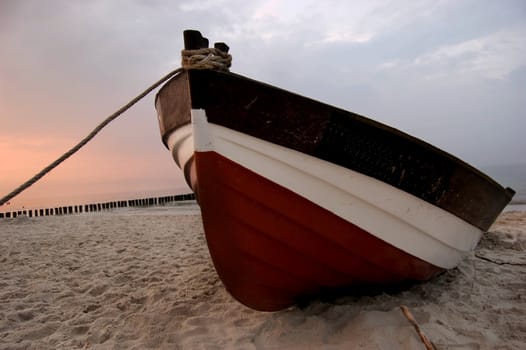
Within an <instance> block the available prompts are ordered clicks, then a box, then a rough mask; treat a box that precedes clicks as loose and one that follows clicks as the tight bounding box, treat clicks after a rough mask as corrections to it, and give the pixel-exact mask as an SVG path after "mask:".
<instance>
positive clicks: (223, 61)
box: [181, 47, 232, 71]
mask: <svg viewBox="0 0 526 350" xmlns="http://www.w3.org/2000/svg"><path fill="white" fill-rule="evenodd" d="M181 57H182V60H181V66H182V67H183V68H184V69H212V70H221V71H228V70H229V68H230V66H231V65H232V55H230V54H228V53H226V52H223V51H221V50H219V49H216V48H213V47H212V48H203V49H197V50H182V51H181Z"/></svg>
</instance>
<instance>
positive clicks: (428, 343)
mask: <svg viewBox="0 0 526 350" xmlns="http://www.w3.org/2000/svg"><path fill="white" fill-rule="evenodd" d="M400 309H402V312H403V313H404V315H405V317H406V318H407V319H408V320H409V322H410V323H411V324H412V325H413V327H415V330H416V332H417V333H418V335H419V336H420V339H421V340H422V343H424V345H425V346H426V349H427V350H436V348H435V346H434V345H433V343H432V342H431V340H429V338H428V337H426V335H425V334H424V333H423V332H422V331H421V330H420V327H419V326H418V323H416V320H415V318H414V317H413V314H412V313H411V311H409V308H408V307H407V306H405V305H400Z"/></svg>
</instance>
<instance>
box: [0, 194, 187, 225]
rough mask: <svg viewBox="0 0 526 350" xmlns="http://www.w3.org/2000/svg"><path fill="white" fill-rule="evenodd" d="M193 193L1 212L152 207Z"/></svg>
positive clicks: (12, 215) (48, 213) (6, 215)
mask: <svg viewBox="0 0 526 350" xmlns="http://www.w3.org/2000/svg"><path fill="white" fill-rule="evenodd" d="M194 199H195V195H194V194H193V193H188V194H180V195H174V196H162V197H149V198H139V199H128V200H121V201H111V202H103V203H92V204H81V205H68V206H62V207H55V208H41V209H29V210H27V209H22V210H16V211H6V212H0V219H12V218H16V217H18V216H27V217H39V216H55V215H73V214H82V213H92V212H99V211H103V210H104V211H106V210H113V209H118V208H127V207H150V206H161V205H166V204H169V203H172V202H179V201H187V200H194Z"/></svg>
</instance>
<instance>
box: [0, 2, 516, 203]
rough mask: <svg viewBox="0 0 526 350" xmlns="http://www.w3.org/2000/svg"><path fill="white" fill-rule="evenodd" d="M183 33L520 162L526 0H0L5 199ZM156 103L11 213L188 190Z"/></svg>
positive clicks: (339, 99) (169, 53) (343, 103)
mask: <svg viewBox="0 0 526 350" xmlns="http://www.w3.org/2000/svg"><path fill="white" fill-rule="evenodd" d="M185 29H196V30H200V31H201V32H202V33H203V35H205V36H206V37H208V38H209V39H210V41H211V42H215V41H224V42H226V43H227V44H228V45H229V46H230V48H231V49H230V53H231V54H232V56H233V64H232V68H231V70H232V71H233V72H235V73H238V74H242V75H245V76H248V77H250V78H253V79H257V80H261V81H263V82H266V83H269V84H272V85H276V86H279V87H281V88H285V89H287V90H291V91H293V92H296V93H299V94H301V95H304V96H307V97H310V98H313V99H315V100H319V101H322V102H325V103H329V104H332V105H335V106H337V107H341V108H344V109H347V110H350V111H353V112H355V113H359V114H362V115H365V116H368V117H370V118H373V119H375V120H377V121H380V122H382V123H385V124H388V125H390V126H392V127H395V128H397V129H400V130H402V131H404V132H406V133H409V134H411V135H413V136H416V137H418V138H420V139H423V140H425V141H427V142H429V143H431V144H433V145H435V146H437V147H439V148H441V149H443V150H445V151H447V152H450V153H452V154H453V155H455V156H457V157H459V158H461V159H463V160H465V161H467V162H468V163H470V164H472V165H474V166H475V167H479V168H484V167H486V166H489V165H495V164H514V163H526V158H525V154H526V137H525V136H524V134H525V133H526V116H525V115H524V114H525V111H526V98H525V96H526V2H525V1H523V0H517V1H513V0H502V1H484V0H451V1H440V0H422V1H413V0H385V1H383V0H382V1H379V0H370V1H330V0H328V1H308V0H306V1H299V0H298V1H278V0H266V1H264V0H262V1H258V0H251V1H246V0H231V1H227V0H225V1H221V0H201V1H173V0H152V1H147V0H129V1H119V0H115V1H109V0H108V1H97V0H93V1H80V0H79V1H75V0H62V1H59V0H47V1H40V0H0V157H1V162H0V196H4V195H5V194H7V193H9V192H10V191H11V190H12V189H14V188H15V187H17V186H18V185H20V184H21V183H23V182H24V181H26V180H27V179H29V178H30V177H32V176H33V175H34V174H35V173H37V172H38V171H40V170H41V169H42V168H43V167H45V166H46V165H48V164H49V163H51V162H52V161H54V160H55V159H56V158H58V157H59V156H60V155H61V154H62V153H64V152H65V151H66V150H68V149H69V148H71V147H72V146H73V145H75V144H76V143H77V142H78V141H80V140H81V139H82V138H83V137H84V136H85V135H86V134H87V133H89V132H90V131H91V130H92V129H93V128H94V127H95V126H96V125H97V124H99V123H100V122H101V121H102V120H103V119H104V118H106V117H107V116H108V115H110V114H111V113H113V112H114V111H115V110H116V109H118V108H119V107H120V106H122V105H124V104H125V103H127V102H128V101H129V100H130V99H131V98H132V97H134V96H136V95H137V94H138V93H140V92H142V91H143V90H144V89H145V88H146V87H147V86H149V85H150V84H152V83H153V82H155V81H156V80H158V79H159V78H160V77H161V76H163V75H164V74H166V73H168V72H169V71H171V70H173V69H175V68H177V67H179V65H180V50H181V49H182V46H183V43H182V32H183V30H185ZM154 96H155V93H152V94H150V95H149V96H147V97H146V98H145V99H144V100H142V101H141V102H140V103H138V104H137V105H136V106H135V107H133V108H132V109H131V110H130V111H128V112H126V113H125V114H124V115H122V116H121V117H119V119H117V120H116V121H114V122H113V123H111V124H110V125H109V126H108V127H106V129H104V130H103V131H102V132H101V133H100V134H99V135H98V136H97V137H95V139H93V140H92V141H91V142H90V143H89V144H88V145H87V146H85V147H84V148H83V149H81V150H80V151H79V152H78V153H77V154H75V155H74V156H73V157H71V158H70V159H68V160H66V161H65V162H64V163H63V164H62V165H60V166H59V167H57V168H56V169H55V170H53V171H52V172H51V173H49V174H48V175H47V176H46V177H44V178H43V179H42V180H41V181H40V182H38V183H36V184H35V185H33V186H32V187H30V188H29V189H27V190H26V191H25V192H24V193H22V194H21V195H19V196H18V197H16V198H14V199H13V200H12V201H11V206H12V207H16V206H27V207H30V206H32V205H33V206H35V205H36V206H38V205H40V206H42V205H50V206H51V205H60V204H61V203H64V202H67V203H69V204H75V203H79V204H80V203H87V202H89V201H91V200H93V201H95V200H100V199H104V198H108V199H114V200H117V199H121V198H122V199H124V198H134V197H140V196H155V195H157V194H158V195H161V194H175V193H188V192H190V190H189V189H188V187H187V186H186V184H185V183H184V180H183V177H182V175H181V173H180V171H179V169H178V168H177V167H176V165H175V163H174V162H173V161H172V159H171V156H170V153H169V152H168V151H167V150H166V149H165V148H164V146H163V145H162V143H161V139H160V135H159V130H158V124H157V117H156V112H155V108H154ZM110 197H111V198H110ZM72 201H73V202H74V203H72ZM75 201H76V202H75ZM2 210H5V207H4V208H0V211H2Z"/></svg>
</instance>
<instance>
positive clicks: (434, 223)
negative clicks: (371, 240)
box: [168, 110, 482, 269]
mask: <svg viewBox="0 0 526 350" xmlns="http://www.w3.org/2000/svg"><path fill="white" fill-rule="evenodd" d="M168 146H169V148H170V150H171V151H172V155H173V157H174V159H175V160H176V161H177V162H178V164H180V166H181V167H182V168H184V164H186V162H187V161H188V160H189V159H190V157H191V156H192V154H193V153H194V150H195V151H197V152H207V151H214V152H217V153H219V154H221V155H222V156H224V157H226V158H228V159H230V160H232V161H234V162H236V163H238V164H240V165H242V166H243V167H245V168H247V169H250V170H251V171H253V172H255V173H257V174H259V175H261V176H263V177H265V178H267V179H269V180H271V181H273V182H275V183H277V184H278V185H280V186H283V187H285V188H287V189H289V190H291V191H293V192H295V193H297V194H299V195H301V196H302V197H304V198H307V199H308V200H310V201H312V202H314V203H316V204H317V205H319V206H320V207H322V208H324V209H326V210H328V211H330V212H332V213H334V214H336V215H338V216H339V217H341V218H343V219H345V220H347V221H349V222H352V223H353V224H355V225H357V226H359V227H360V228H362V229H364V230H366V231H367V232H369V233H371V234H372V235H374V236H376V237H378V238H380V239H382V240H384V241H386V242H387V243H389V244H391V245H393V246H395V247H397V248H399V249H401V250H403V251H405V252H407V253H409V254H411V255H413V256H416V257H418V258H420V259H422V260H425V261H427V262H429V263H431V264H433V265H436V266H439V267H442V268H446V269H447V268H452V267H455V266H456V265H457V264H458V263H459V261H460V260H461V259H462V257H463V254H464V253H466V252H469V251H471V250H472V249H474V247H475V246H476V244H477V243H478V241H479V239H480V236H481V234H482V232H481V230H480V229H478V228H477V227H474V226H472V225H470V224H469V223H467V222H465V221H464V220H462V219H460V218H458V217H456V216H455V215H453V214H451V213H449V212H447V211H445V210H443V209H441V208H438V207H436V206H434V205H432V204H430V203H427V202H425V201H424V200H421V199H420V198H417V197H415V196H413V195H411V194H409V193H407V192H404V191H402V190H399V189H397V188H395V187H393V186H391V185H388V184H386V183H384V182H382V181H379V180H377V179H374V178H372V177H369V176H366V175H363V174H361V173H358V172H355V171H352V170H349V169H346V168H344V167H341V166H338V165H335V164H332V163H329V162H326V161H323V160H320V159H317V158H315V157H312V156H309V155H306V154H304V153H301V152H297V151H294V150H290V149H288V148H285V147H282V146H278V145H275V144H273V143H270V142H267V141H263V140H261V139H258V138H255V137H251V136H248V135H246V134H243V133H239V132H236V131H234V130H231V129H228V128H225V127H222V126H219V125H215V124H212V123H208V122H207V120H206V115H205V112H204V111H203V110H192V125H190V124H189V125H185V126H184V127H182V128H179V129H177V130H175V131H174V132H173V133H172V134H171V135H170V136H169V138H168Z"/></svg>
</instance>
